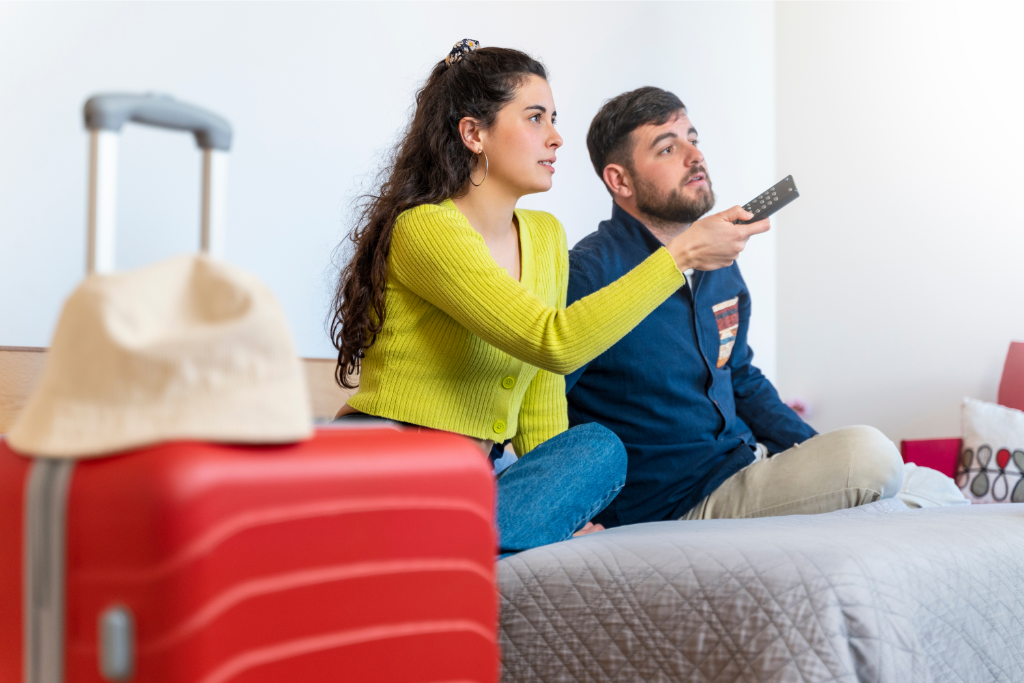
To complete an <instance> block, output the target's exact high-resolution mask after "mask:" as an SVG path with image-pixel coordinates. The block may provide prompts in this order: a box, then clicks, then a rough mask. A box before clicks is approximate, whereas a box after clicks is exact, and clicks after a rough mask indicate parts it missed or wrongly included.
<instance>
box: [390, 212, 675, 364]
mask: <svg viewBox="0 0 1024 683" xmlns="http://www.w3.org/2000/svg"><path fill="white" fill-rule="evenodd" d="M559 227H561V226H559ZM563 239H564V233H563ZM563 259H564V260H565V261H566V263H560V264H559V268H560V269H561V270H562V271H566V270H567V268H568V266H567V261H568V253H567V252H566V253H565V255H564V256H563ZM388 266H389V269H390V271H391V275H392V276H393V277H395V278H396V280H397V281H398V282H400V283H401V284H402V285H403V286H405V287H407V288H409V289H410V290H411V291H413V292H414V293H416V294H417V295H418V296H421V297H422V298H424V299H425V300H427V301H429V302H430V303H431V304H433V305H434V306H437V307H438V308H439V309H441V310H442V311H444V312H445V313H447V314H448V315H450V316H451V317H452V318H454V319H455V320H456V321H457V322H459V323H460V324H461V325H463V326H464V327H466V328H467V329H469V330H470V331H471V332H473V333H474V334H476V335H477V336H478V337H480V338H481V339H483V340H484V341H486V342H487V343H489V344H491V345H492V346H495V347H497V348H499V349H501V350H502V351H504V352H506V353H508V354H509V355H511V356H514V357H515V358H518V359H519V360H522V361H523V362H526V363H529V364H531V365H535V366H537V367H538V368H541V369H543V370H547V371H549V372H553V373H556V374H558V375H565V374H568V373H570V372H572V371H573V370H575V369H576V368H578V367H580V366H581V365H583V364H584V363H587V362H588V361H590V360H592V359H594V358H596V357H597V356H599V355H600V354H601V353H603V352H604V351H605V350H607V349H608V348H609V347H611V346H612V345H613V344H614V343H615V342H617V341H618V340H619V339H621V338H622V337H623V336H625V335H626V334H627V333H628V332H629V331H630V330H632V329H633V328H634V327H635V326H636V325H637V324H638V323H639V322H640V321H641V320H643V319H644V318H645V317H646V316H647V315H648V314H650V313H651V312H652V311H653V310H654V309H655V308H657V307H658V306H659V305H661V303H662V302H663V301H665V299H667V298H668V297H669V296H671V295H672V293H673V292H675V291H676V290H677V289H679V287H681V286H682V285H683V284H684V282H685V279H684V277H683V275H682V273H681V272H680V270H679V268H678V267H677V265H676V262H675V260H674V259H673V257H672V255H671V254H670V253H669V252H668V251H667V250H666V249H664V248H662V249H659V250H658V251H656V252H655V253H654V254H652V255H651V256H650V257H649V258H647V259H646V260H645V261H644V262H643V263H641V264H640V265H639V266H637V267H636V268H634V269H633V270H632V271H630V272H629V273H627V274H626V275H624V276H623V277H621V278H619V279H618V280H617V281H615V282H613V283H611V284H610V285H608V286H607V287H604V288H603V289H600V290H598V291H597V292H594V293H593V294H591V295H589V296H586V297H584V298H582V299H580V300H579V301H577V302H575V303H574V304H573V305H572V306H569V307H568V308H559V307H555V306H547V305H545V304H544V302H542V301H541V300H540V299H538V298H537V296H536V295H534V294H533V293H532V292H530V291H529V290H528V289H526V288H525V287H523V286H522V285H521V284H520V283H518V282H516V281H515V280H513V279H512V278H511V277H510V276H509V275H508V273H507V272H505V270H504V269H503V268H500V267H499V266H498V265H497V263H495V262H494V259H493V258H492V257H491V254H490V252H489V251H488V249H487V246H486V244H484V240H483V237H481V236H480V234H479V233H477V232H476V231H475V230H473V228H472V227H471V226H470V225H469V223H468V222H467V221H466V219H465V217H464V216H463V215H462V214H461V213H459V212H458V211H457V210H455V209H445V208H440V207H436V206H422V207H418V208H416V209H413V210H412V211H408V212H406V213H404V214H402V216H400V217H399V220H398V221H397V222H396V224H395V229H394V235H393V237H392V241H391V252H390V255H389V262H388ZM566 276H567V273H564V272H560V273H559V278H564V277H566ZM562 292H563V293H564V288H562Z"/></svg>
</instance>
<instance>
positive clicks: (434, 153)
mask: <svg viewBox="0 0 1024 683" xmlns="http://www.w3.org/2000/svg"><path fill="white" fill-rule="evenodd" d="M449 61H450V60H449ZM531 74H533V75H537V76H540V77H541V78H543V79H545V80H547V72H546V71H545V69H544V66H543V65H542V64H541V63H540V62H538V61H537V60H535V59H533V58H532V57H530V56H529V55H526V54H524V53H522V52H519V51H518V50H510V49H505V48H499V47H489V48H480V49H474V50H473V51H471V52H469V51H466V52H464V53H463V54H462V56H461V58H460V59H458V60H457V61H453V62H452V63H451V65H450V66H449V65H448V64H447V63H446V61H444V60H442V61H441V62H439V63H438V64H437V65H436V66H434V68H433V70H432V71H431V72H430V77H429V78H428V79H427V82H426V84H425V85H424V86H423V87H422V88H421V89H420V90H419V92H417V93H416V111H415V113H414V114H413V117H412V122H411V123H410V124H409V127H408V128H407V129H406V132H405V134H404V135H403V136H402V140H401V142H400V143H399V144H398V145H397V146H396V147H395V149H394V151H393V152H392V153H391V155H390V157H389V163H388V165H387V166H386V167H385V168H384V169H382V170H381V173H380V177H379V187H378V190H377V191H376V192H375V193H373V194H369V195H366V196H364V197H363V203H362V205H361V209H360V212H359V218H358V220H357V224H356V226H355V229H353V231H352V232H351V234H350V235H349V237H348V239H349V240H351V242H352V243H353V244H354V253H353V254H352V257H351V259H350V260H349V261H348V263H347V264H346V265H345V267H344V268H342V270H341V273H340V275H339V277H338V286H337V289H336V290H335V293H334V300H333V303H332V309H333V315H332V317H331V320H330V334H331V340H332V341H333V343H334V347H335V348H336V349H338V367H337V368H336V369H335V378H336V379H337V381H338V384H340V385H341V386H343V387H347V388H349V389H352V388H355V386H356V383H355V381H354V380H353V379H352V375H353V373H356V372H358V371H359V370H360V365H361V362H362V358H363V357H364V355H365V353H366V351H367V349H369V348H370V347H371V346H373V344H374V342H375V341H376V339H377V335H378V334H380V331H381V329H383V327H384V320H385V316H386V303H387V302H386V301H385V285H386V282H387V274H388V253H389V251H390V250H391V234H392V229H393V228H394V225H395V220H396V219H397V218H398V216H399V214H401V213H402V212H403V211H406V210H408V209H411V208H413V207H416V206H419V205H421V204H437V203H439V202H442V201H444V200H445V199H448V198H458V197H461V196H463V195H465V194H466V192H467V191H468V190H469V177H470V172H471V171H472V170H473V167H474V161H475V155H474V154H473V153H472V152H470V150H469V149H468V148H467V147H466V146H465V145H464V144H463V142H462V136H461V134H460V133H459V121H461V120H462V119H463V118H465V117H470V118H473V119H476V120H477V121H478V122H479V123H480V125H482V126H483V127H484V128H487V127H488V126H490V125H492V124H493V123H494V118H495V116H497V114H498V112H499V111H500V110H501V108H502V107H504V106H505V105H506V104H508V103H509V102H510V101H512V100H513V99H514V98H515V95H516V90H517V89H518V88H519V87H520V86H521V85H522V84H523V82H524V81H526V79H528V78H529V77H530V75H531Z"/></svg>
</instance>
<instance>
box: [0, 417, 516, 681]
mask: <svg viewBox="0 0 1024 683" xmlns="http://www.w3.org/2000/svg"><path fill="white" fill-rule="evenodd" d="M28 464H29V461H26V460H24V459H22V458H20V457H18V456H16V455H14V454H12V453H11V452H10V451H9V450H7V449H6V446H5V445H4V444H3V443H2V442H0V527H2V528H0V543H3V548H2V554H0V582H2V585H0V620H2V621H0V630H2V631H3V633H4V638H3V643H2V645H0V648H2V649H0V680H12V681H18V680H21V677H22V676H21V659H22V648H23V645H22V643H21V642H20V638H18V639H15V638H10V637H8V636H9V634H11V633H12V630H13V631H16V632H18V633H19V634H20V631H21V628H22V626H21V612H22V608H21V605H22V599H21V595H20V591H21V581H20V578H21V577H20V567H21V563H22V547H21V545H22V534H21V529H20V526H21V524H22V523H23V520H22V513H21V507H22V506H23V500H22V496H23V486H24V481H25V478H26V476H27V472H28V469H29V468H28ZM68 509H69V511H70V512H69V515H68V525H67V538H68V541H67V591H66V595H67V609H66V624H67V626H66V629H67V633H66V650H67V651H66V655H67V657H66V680H67V681H68V682H69V683H73V682H78V681H83V682H84V681H97V682H99V681H103V680H104V678H103V677H101V675H100V673H99V666H98V658H99V650H98V638H99V633H98V630H99V621H100V615H101V614H102V613H103V612H104V611H105V610H107V609H108V608H110V607H112V606H113V607H116V606H119V605H120V606H124V607H126V608H127V610H128V612H129V613H130V615H131V617H132V618H133V620H134V631H135V634H134V646H135V661H134V673H133V675H132V677H131V680H137V681H152V682H154V683H178V682H181V683H185V682H186V681H187V682H189V683H228V682H231V683H242V682H245V683H256V682H267V683H269V682H271V681H273V682H275V683H277V682H280V681H303V682H304V683H314V682H317V681H340V680H344V681H366V682H370V681H372V682H373V683H390V682H398V681H402V682H406V681H407V682H410V683H411V682H413V681H423V682H427V681H488V682H490V681H495V680H496V679H497V669H498V657H497V646H496V637H495V628H496V622H497V613H496V610H497V598H496V594H495V589H494V550H495V543H494V532H493V523H492V517H493V478H492V476H491V474H490V471H489V468H488V467H487V460H486V458H485V457H483V456H482V455H481V454H480V451H479V449H478V448H477V447H476V446H475V445H474V444H472V442H470V441H468V440H466V439H462V438H460V437H456V436H453V435H450V434H444V433H440V432H414V431H401V430H396V429H388V428H380V429H358V430H329V429H328V430H319V431H318V432H317V435H316V437H315V438H314V439H312V440H311V441H308V442H306V443H303V444H298V445H294V446H283V447H242V446H238V447H235V446H223V445H212V444H204V443H186V442H180V443H170V444H164V445H161V446H157V447H154V448H149V449H144V450H141V451H137V452H134V453H131V454H128V455H123V456H116V457H110V458H103V459H98V460H85V461H81V462H79V463H78V464H77V465H76V467H75V470H74V475H73V479H72V483H71V490H70V495H69V500H68ZM12 608H13V609H12ZM12 615H16V616H15V617H14V618H12ZM15 640H18V641H19V642H13V641H15Z"/></svg>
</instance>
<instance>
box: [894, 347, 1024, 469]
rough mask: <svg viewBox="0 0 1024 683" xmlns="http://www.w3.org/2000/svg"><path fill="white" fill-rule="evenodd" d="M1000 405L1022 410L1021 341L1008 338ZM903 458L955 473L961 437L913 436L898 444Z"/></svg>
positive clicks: (1023, 352) (1023, 368)
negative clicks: (1008, 344)
mask: <svg viewBox="0 0 1024 683" xmlns="http://www.w3.org/2000/svg"><path fill="white" fill-rule="evenodd" d="M998 400H999V405H1001V406H1006V407H1007V408H1015V409H1017V410H1024V342H1010V350H1009V351H1008V352H1007V354H1006V362H1005V363H1004V364H1003V376H1002V377H1001V378H1000V380H999V398H998ZM900 451H902V453H903V462H912V463H914V464H916V465H921V466H922V467H931V468H932V469H935V470H938V471H939V472H942V473H943V474H947V475H949V476H951V477H955V476H956V463H957V458H958V457H959V456H960V439H915V440H911V441H903V442H902V443H901V444H900Z"/></svg>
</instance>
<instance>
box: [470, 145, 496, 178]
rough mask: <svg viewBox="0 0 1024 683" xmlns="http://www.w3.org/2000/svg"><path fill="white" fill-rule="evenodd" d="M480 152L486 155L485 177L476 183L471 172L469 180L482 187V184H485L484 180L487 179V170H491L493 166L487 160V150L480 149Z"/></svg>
mask: <svg viewBox="0 0 1024 683" xmlns="http://www.w3.org/2000/svg"><path fill="white" fill-rule="evenodd" d="M480 153H481V154H483V155H484V177H483V178H481V179H480V182H479V183H474V182H473V174H472V173H470V174H469V182H470V183H473V187H480V186H481V185H483V184H484V181H485V180H487V171H489V170H490V168H491V164H490V162H488V161H487V152H485V151H483V150H480Z"/></svg>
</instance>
